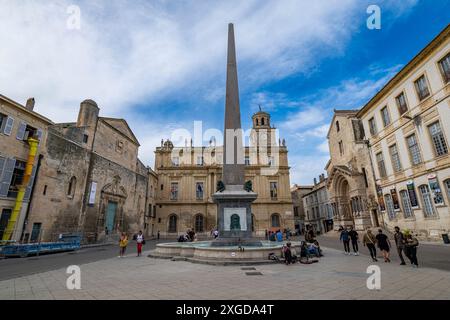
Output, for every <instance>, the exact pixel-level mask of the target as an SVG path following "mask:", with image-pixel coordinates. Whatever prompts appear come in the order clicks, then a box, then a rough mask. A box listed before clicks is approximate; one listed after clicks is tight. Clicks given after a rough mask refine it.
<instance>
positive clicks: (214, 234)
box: [213, 229, 219, 239]
mask: <svg viewBox="0 0 450 320" xmlns="http://www.w3.org/2000/svg"><path fill="white" fill-rule="evenodd" d="M213 236H214V239H217V237H218V236H219V230H217V229H216V230H214V233H213Z"/></svg>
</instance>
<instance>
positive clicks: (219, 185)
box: [217, 180, 225, 192]
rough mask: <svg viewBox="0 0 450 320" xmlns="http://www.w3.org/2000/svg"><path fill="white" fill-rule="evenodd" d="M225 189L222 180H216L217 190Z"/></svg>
mask: <svg viewBox="0 0 450 320" xmlns="http://www.w3.org/2000/svg"><path fill="white" fill-rule="evenodd" d="M224 190H225V184H224V183H223V181H222V180H220V181H218V182H217V192H222V191H224Z"/></svg>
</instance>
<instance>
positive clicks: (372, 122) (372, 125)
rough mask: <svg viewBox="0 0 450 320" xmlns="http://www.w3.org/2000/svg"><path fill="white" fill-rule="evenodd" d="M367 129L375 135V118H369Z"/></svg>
mask: <svg viewBox="0 0 450 320" xmlns="http://www.w3.org/2000/svg"><path fill="white" fill-rule="evenodd" d="M369 130H370V134H371V135H372V136H375V135H377V133H378V130H377V124H376V123H375V118H370V119H369Z"/></svg>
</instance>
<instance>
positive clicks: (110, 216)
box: [105, 201, 117, 234]
mask: <svg viewBox="0 0 450 320" xmlns="http://www.w3.org/2000/svg"><path fill="white" fill-rule="evenodd" d="M116 211H117V202H112V201H109V202H108V206H107V208H106V225H105V227H106V229H107V233H108V234H109V233H111V232H112V231H113V230H114V218H115V217H116Z"/></svg>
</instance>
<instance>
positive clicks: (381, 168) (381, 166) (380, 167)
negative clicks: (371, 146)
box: [376, 152, 386, 178]
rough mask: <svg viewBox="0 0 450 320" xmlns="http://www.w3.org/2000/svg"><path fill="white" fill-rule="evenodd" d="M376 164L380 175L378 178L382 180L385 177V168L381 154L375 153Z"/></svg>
mask: <svg viewBox="0 0 450 320" xmlns="http://www.w3.org/2000/svg"><path fill="white" fill-rule="evenodd" d="M376 157H377V164H378V171H379V173H380V177H381V178H384V177H386V166H385V165H384V158H383V153H382V152H380V153H377V156H376Z"/></svg>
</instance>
